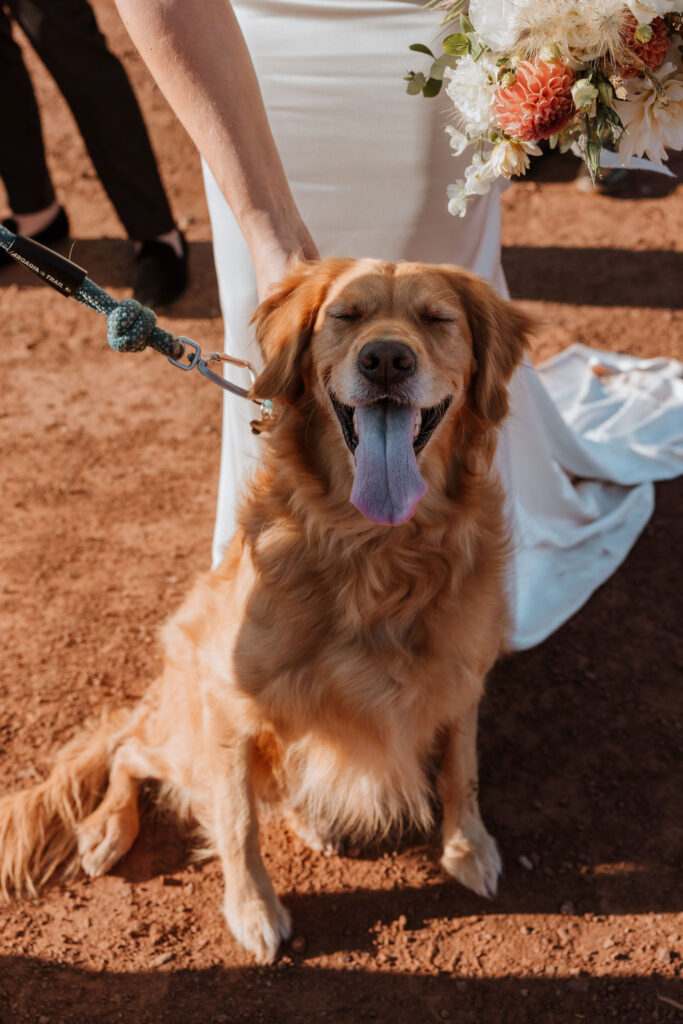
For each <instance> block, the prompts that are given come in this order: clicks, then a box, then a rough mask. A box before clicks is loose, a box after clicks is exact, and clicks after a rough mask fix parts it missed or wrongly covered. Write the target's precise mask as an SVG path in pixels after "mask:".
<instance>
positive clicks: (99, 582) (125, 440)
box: [0, 0, 683, 1024]
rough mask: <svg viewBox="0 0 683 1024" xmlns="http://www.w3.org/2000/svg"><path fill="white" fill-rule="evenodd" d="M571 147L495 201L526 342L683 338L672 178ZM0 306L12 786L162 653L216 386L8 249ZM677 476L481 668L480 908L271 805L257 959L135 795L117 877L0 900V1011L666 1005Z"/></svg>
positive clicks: (548, 1019)
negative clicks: (32, 270)
mask: <svg viewBox="0 0 683 1024" xmlns="http://www.w3.org/2000/svg"><path fill="white" fill-rule="evenodd" d="M96 6H97V10H98V14H99V16H100V20H101V23H102V25H103V28H104V29H105V31H106V33H107V35H108V37H109V39H110V41H111V44H112V46H113V48H114V49H115V50H116V52H117V53H119V54H120V55H121V56H122V57H123V58H124V60H125V62H126V65H127V67H128V68H129V71H130V73H131V76H132V78H133V81H134V83H135V86H136V88H137V91H138V95H139V96H140V100H141V103H142V105H143V108H144V110H145V113H146V116H147V119H148V122H149V124H150V127H151V131H152V135H153V139H154V143H155V146H156V149H157V152H158V154H159V158H160V163H161V167H162V171H163V175H164V178H165V180H166V182H167V185H168V189H169V192H170V194H171V198H172V201H173V204H174V207H175V209H176V211H177V215H178V218H179V219H180V221H181V223H182V224H183V226H184V227H185V228H186V230H187V234H188V237H189V240H190V243H191V257H192V284H191V287H190V290H189V292H188V293H187V295H186V296H185V297H184V298H183V299H182V300H181V301H180V302H178V304H177V306H176V307H175V308H174V309H173V310H172V311H171V315H169V316H168V317H167V318H164V319H163V321H162V322H163V323H164V324H165V325H167V326H169V328H171V329H172V330H173V331H175V332H176V333H180V334H188V335H189V336H190V337H194V338H196V339H197V340H199V341H200V342H201V343H202V345H203V346H205V347H206V348H208V349H211V348H213V347H218V346H219V344H220V338H221V323H220V319H219V315H218V300H217V292H216V284H215V278H214V273H213V266H212V257H211V247H210V234H209V226H208V220H207V214H206V208H205V204H204V199H203V196H202V192H201V182H200V174H199V166H198V160H197V157H196V155H195V153H194V152H193V149H192V146H191V145H190V143H189V142H188V140H187V138H186V137H185V136H184V134H183V132H182V130H181V129H180V128H179V127H178V125H177V123H176V122H175V120H174V118H173V116H172V114H171V113H170V112H169V110H168V108H167V106H166V105H165V103H164V101H163V100H162V98H161V97H160V96H159V93H158V91H157V90H156V88H155V87H154V85H153V84H152V82H151V81H150V78H149V76H148V75H147V74H146V72H145V71H144V69H143V68H142V67H141V64H140V61H139V60H138V59H137V57H136V55H135V53H134V52H133V48H132V46H131V44H130V43H129V41H128V40H127V38H126V36H125V33H124V31H123V29H122V27H121V25H120V23H119V22H118V20H117V17H116V14H115V12H114V10H113V6H112V4H111V2H110V0H100V2H98V3H97V5H96ZM29 63H30V66H31V70H32V72H33V73H34V80H35V82H36V86H37V90H38V93H39V98H40V104H41V109H42V111H43V115H44V120H45V133H46V137H47V144H48V151H49V158H50V164H51V167H52V169H53V171H54V178H55V182H56V185H57V188H58V192H59V195H60V197H61V198H62V200H63V201H64V203H65V204H66V205H67V207H68V211H69V214H70V217H71V219H72V224H73V233H74V236H75V238H76V239H77V242H76V245H75V249H74V258H75V259H76V260H77V262H80V263H81V264H82V265H84V266H86V267H87V268H88V269H89V272H90V275H91V277H93V278H94V279H95V280H97V281H98V282H100V283H101V284H103V285H104V286H105V287H107V288H109V289H110V290H111V291H112V292H113V294H115V295H116V296H117V297H123V296H124V295H126V294H129V291H128V288H127V285H128V275H129V264H130V256H131V253H130V248H129V245H128V243H127V242H126V241H125V240H124V238H123V233H122V229H121V227H120V225H119V224H118V222H117V220H116V218H115V215H114V213H113V211H112V209H111V207H110V205H109V204H108V201H107V200H106V198H105V196H104V194H103V193H102V190H101V188H100V186H99V183H98V181H97V179H96V178H95V175H94V172H93V170H92V167H91V165H90V163H89V161H88V159H87V157H86V156H85V153H84V150H83V147H82V145H81V142H80V139H79V137H78V134H77V132H76V130H75V127H74V125H73V122H72V120H71V117H70V115H69V113H68V111H67V109H66V107H65V105H64V102H63V101H62V99H61V97H60V96H59V94H58V93H57V92H56V89H55V87H54V85H53V83H52V82H51V80H49V79H48V77H47V75H46V74H45V72H44V71H43V69H42V68H41V67H40V65H39V64H38V62H37V61H36V60H35V58H33V56H32V55H29ZM672 163H673V164H674V166H676V167H677V168H678V170H679V172H680V171H681V169H683V162H682V161H681V158H680V157H676V159H675V160H673V161H672ZM576 169H577V168H576V165H575V163H574V162H573V161H572V160H571V159H565V160H561V161H558V160H554V159H553V160H550V161H549V162H546V163H544V166H543V168H542V169H541V172H540V173H539V174H538V175H537V176H536V177H535V178H534V179H533V180H530V181H524V182H522V183H520V184H517V185H515V186H514V187H513V188H512V189H511V190H510V191H508V193H507V194H506V196H505V198H504V241H505V245H506V249H505V261H506V269H507V271H508V275H509V279H510V283H511V286H512V290H513V293H514V295H515V296H516V297H517V298H519V299H520V300H521V301H522V303H523V305H524V306H525V307H526V308H528V309H529V310H531V311H533V312H534V313H535V314H536V315H537V316H539V317H540V320H541V328H540V330H539V333H538V337H537V340H536V343H535V350H534V358H537V359H539V360H541V359H544V358H546V357H547V356H549V355H550V354H552V353H553V352H556V351H557V350H559V349H560V348H562V347H563V346H565V345H567V344H569V343H571V342H572V341H574V340H581V341H584V342H587V343H589V344H594V345H597V346H603V347H608V348H613V349H621V350H623V351H627V352H632V353H637V354H639V355H643V356H654V355H657V354H664V355H667V354H668V355H674V354H677V355H680V342H679V339H680V336H681V328H682V326H683V312H682V308H683V292H682V290H681V280H682V279H683V275H682V273H681V271H682V269H683V255H681V248H680V240H681V238H682V237H683V191H682V190H681V188H680V186H679V187H678V188H676V187H675V183H673V185H672V183H671V182H669V181H667V180H665V179H663V178H661V177H658V176H654V175H640V176H639V177H637V179H636V181H635V182H632V183H631V184H630V185H629V186H628V188H627V189H626V190H625V191H624V192H623V193H622V194H621V195H620V196H619V197H617V198H606V197H601V196H597V195H588V196H583V195H580V194H579V193H578V192H577V191H576V189H575V186H574V183H573V181H572V178H573V177H574V175H575V174H576ZM0 212H2V211H1V210H0ZM444 215H446V214H444ZM0 302H1V304H2V316H3V388H2V398H1V400H0V417H1V418H2V425H3V430H2V437H1V439H0V448H1V450H2V456H3V486H2V493H1V494H0V503H1V506H2V519H1V521H2V536H3V541H2V548H1V552H0V566H1V573H2V593H1V596H0V609H1V611H0V615H1V624H2V632H3V640H4V644H3V646H4V656H3V659H2V662H1V663H0V693H1V695H2V712H1V716H0V777H1V780H2V786H3V789H4V790H10V789H14V788H16V787H18V786H22V785H28V784H31V783H32V782H34V781H35V780H37V779H39V778H41V777H42V776H43V775H44V774H45V773H46V772H47V771H48V769H49V766H50V762H51V759H52V756H53V753H54V752H55V751H56V750H57V749H58V748H59V747H60V746H61V745H62V744H63V743H64V742H65V741H66V740H68V739H69V738H70V737H71V736H72V735H73V733H74V732H75V731H76V730H78V729H79V728H80V727H81V725H82V723H83V722H84V720H86V719H87V718H88V717H90V716H92V715H93V713H96V712H98V710H99V709H100V708H101V707H102V706H103V705H105V704H110V705H120V704H122V703H131V702H132V701H134V699H135V698H136V697H137V696H138V695H139V694H140V693H142V691H143V690H144V689H145V686H146V684H147V682H148V681H149V680H150V679H151V678H152V676H153V675H154V673H155V672H156V670H157V668H158V666H159V649H158V645H157V642H156V631H157V627H158V626H159V624H160V623H161V622H162V621H163V620H164V619H165V618H166V616H167V615H168V613H169V612H170V611H172V610H173V609H174V608H175V607H176V606H177V605H178V603H179V602H180V600H181V599H182V596H183V594H184V593H185V591H186V590H187V588H188V584H189V581H190V580H191V578H192V576H193V574H194V573H196V572H197V571H198V570H202V569H204V568H205V567H206V566H207V564H208V560H209V546H210V536H211V529H212V520H213V512H214V501H215V491H216V478H217V467H218V445H219V429H220V425H219V405H220V397H219V393H218V389H216V388H214V387H212V386H211V385H210V384H209V383H208V382H206V381H204V380H202V379H201V378H199V377H196V378H194V377H193V378H187V377H186V376H185V375H183V374H180V373H178V372H177V371H175V370H174V369H172V368H171V367H170V366H169V364H168V363H167V362H166V361H165V360H163V359H161V358H160V357H159V356H157V355H156V354H154V353H146V354H143V355H138V356H120V355H116V354H114V353H112V352H111V351H109V350H108V349H107V347H106V345H105V343H104V334H103V324H102V321H101V319H100V318H99V317H97V316H96V315H95V314H93V313H91V312H89V311H88V310H86V309H84V308H83V307H81V306H79V305H77V304H76V303H74V302H70V301H68V300H66V299H63V298H61V297H60V296H58V295H57V294H56V293H55V292H52V291H50V290H49V289H46V288H44V287H42V286H40V285H38V284H36V283H35V282H34V279H32V278H30V277H29V276H28V275H27V274H26V273H25V272H24V271H23V270H21V269H20V268H11V269H8V270H3V271H2V272H1V274H0ZM672 306H673V307H674V308H672ZM682 496H683V486H682V485H681V482H680V481H679V482H673V483H667V484H662V485H661V486H658V488H657V509H656V512H655V515H654V518H653V519H652V521H651V523H650V524H649V526H648V527H647V529H646V530H645V532H644V534H643V536H642V537H641V539H640V540H639V541H638V543H637V544H636V546H635V548H634V550H633V552H632V553H631V555H630V556H629V558H628V560H627V562H626V564H625V565H624V566H623V567H622V568H621V569H620V570H619V572H618V573H617V574H616V575H615V576H614V577H613V578H612V579H611V580H610V581H609V582H608V583H607V584H606V585H605V586H603V587H602V588H601V589H600V590H599V591H598V592H597V593H596V594H595V595H594V597H593V598H592V599H591V601H590V602H589V603H588V605H587V606H586V607H585V608H584V609H583V610H582V611H581V612H580V613H579V614H578V615H576V616H575V617H574V618H573V619H572V621H571V622H569V623H568V624H567V625H566V626H565V627H564V628H563V629H561V630H560V631H559V632H558V633H557V634H556V635H555V636H553V637H552V638H551V639H550V640H548V641H547V642H546V643H544V644H543V645H542V646H540V647H538V648H537V649H535V650H533V651H529V652H527V653H525V654H521V655H516V656H514V657H510V658H508V659H507V660H505V661H503V662H501V663H500V664H499V665H498V667H497V668H496V669H495V671H494V672H493V674H492V676H491V679H490V683H489V687H488V697H487V699H486V702H485V706H484V710H483V720H482V728H481V761H482V786H481V789H482V795H483V811H484V817H485V820H486V821H487V823H488V825H489V827H490V829H491V831H492V832H493V833H494V834H495V835H496V836H497V838H498V840H499V842H500V846H501V849H502V853H503V857H504V861H505V874H504V877H503V880H502V886H501V891H500V895H499V896H498V897H497V898H496V899H495V900H494V901H492V902H490V903H488V902H484V901H482V900H480V899H478V898H477V897H475V896H474V895H472V894H471V893H469V892H466V891H465V890H464V889H462V888H460V887H458V886H457V885H456V884H455V883H453V882H451V881H449V880H448V879H447V878H446V877H444V876H443V874H442V873H441V872H440V870H439V868H438V866H437V852H438V844H437V839H436V836H429V837H427V838H426V839H417V840H412V841H407V842H406V843H405V844H404V845H403V846H402V847H401V849H400V850H399V851H398V852H394V851H392V850H388V849H380V850H375V851H370V852H368V853H363V854H361V855H360V856H358V857H356V858H350V857H346V858H341V857H340V858H331V859H330V858H325V857H322V856H318V855H316V854H313V853H311V852H310V851H308V850H306V849H305V848H304V847H303V846H302V845H301V844H300V843H299V842H298V840H296V839H295V838H294V837H293V836H292V835H291V834H289V833H287V832H286V831H284V829H282V828H280V827H273V826H268V827H266V828H265V829H264V836H263V845H264V850H265V859H266V863H267V866H268V868H269V870H270V872H271V874H272V876H273V878H274V881H275V885H276V888H277V889H278V891H279V892H280V893H281V894H282V895H283V897H284V900H285V902H286V903H287V905H288V906H289V907H290V908H291V910H292V912H293V915H294V920H295V930H294V935H295V936H296V941H295V942H294V943H293V944H292V946H291V947H290V948H288V949H286V950H285V951H284V955H283V956H282V957H281V958H280V960H279V961H278V963H277V965H276V966H275V967H273V968H258V967H255V966H254V965H253V963H252V962H251V960H250V958H249V957H248V956H247V955H245V954H244V953H243V952H242V951H241V950H240V949H239V948H238V947H237V945H236V944H235V942H234V941H233V939H232V938H231V936H230V935H229V934H228V932H227V929H226V927H225V926H224V924H223V921H222V918H221V915H220V912H219V910H218V904H219V902H220V898H221V879H220V872H219V868H218V865H217V864H216V863H210V864H207V865H204V866H201V867H198V866H194V865H192V864H191V863H190V862H189V861H188V846H187V843H186V841H185V839H184V838H183V836H182V834H181V833H180V832H179V831H178V830H177V829H176V827H175V826H174V825H173V824H172V823H169V822H165V821H157V822H155V821H154V819H153V818H152V817H148V818H147V820H146V821H145V824H144V827H143V832H142V835H141V837H140V839H139V841H138V843H137V844H136V846H135V847H134V849H133V851H132V852H131V854H130V855H129V856H128V857H127V858H126V859H125V860H124V861H123V862H122V863H121V864H120V865H119V866H118V867H117V869H116V870H115V872H114V873H113V874H112V875H110V876H108V877H105V878H103V879H99V880H97V881H94V882H91V881H87V880H84V879H81V880H78V881H77V882H75V883H73V884H70V885H69V886H68V887H61V888H60V887H54V888H51V889H49V890H48V891H47V892H45V894H44V895H43V896H42V897H41V898H40V899H39V900H35V901H31V900H29V901H26V902H22V903H16V904H13V905H11V906H9V907H5V908H2V910H0V915H1V916H0V1022H1V1024H24V1022H25V1024H62V1022H78V1024H80V1022H96V1024H109V1022H114V1021H125V1022H136V1024H138V1022H139V1024H145V1022H150V1024H151V1022H155V1024H156V1022H161V1021H167V1022H171V1024H181V1022H182V1024H190V1022H197V1024H199V1022H201V1024H209V1022H211V1024H213V1022H216V1024H220V1022H232V1021H252V1022H260V1021H264V1022H265V1021H268V1022H269V1024H270V1022H272V1024H291V1022H298V1021H309V1020H323V1019H324V1020H329V1021H332V1022H334V1024H341V1022H343V1021H349V1022H352V1024H357V1022H365V1021H387V1022H389V1021H390V1022H392V1024H423V1022H424V1024H427V1022H431V1021H449V1020H450V1021H467V1022H470V1021H472V1022H476V1024H489V1022H491V1024H494V1022H507V1024H524V1022H529V1024H538V1022H542V1024H560V1022H570V1021H571V1022H574V1021H586V1022H588V1024H599V1022H603V1021H612V1020H616V1021H618V1022H619V1024H644V1022H646V1021H648V1022H649V1021H671V1022H673V1021H683V987H681V985H680V971H681V957H682V956H683V938H682V937H683V917H682V916H681V912H682V911H683V890H682V888H681V874H680V863H681V851H682V848H683V828H682V824H681V792H682V790H681V775H680V753H681V738H682V733H681V721H682V719H681V702H680V678H681V675H680V670H681V667H682V665H683V651H682V649H681V643H680V623H681V611H682V609H681V601H680V525H679V524H680V514H679V508H680V499H681V497H682Z"/></svg>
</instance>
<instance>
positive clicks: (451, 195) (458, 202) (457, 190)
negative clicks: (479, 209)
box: [446, 181, 467, 217]
mask: <svg viewBox="0 0 683 1024" xmlns="http://www.w3.org/2000/svg"><path fill="white" fill-rule="evenodd" d="M446 194H447V195H448V212H449V213H451V214H452V215H453V216H454V217H464V216H465V214H466V213H467V194H466V192H465V182H464V181H456V182H455V184H454V185H449V186H448V188H447V189H446Z"/></svg>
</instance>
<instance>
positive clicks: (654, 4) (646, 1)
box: [624, 0, 681, 25]
mask: <svg viewBox="0 0 683 1024" xmlns="http://www.w3.org/2000/svg"><path fill="white" fill-rule="evenodd" d="M624 3H625V4H626V6H627V7H628V9H629V10H630V11H631V14H632V15H633V16H634V18H635V19H636V21H637V22H639V24H641V25H649V24H650V22H651V21H652V19H653V18H657V17H660V18H661V16H662V15H663V14H673V13H674V11H680V10H681V0H624Z"/></svg>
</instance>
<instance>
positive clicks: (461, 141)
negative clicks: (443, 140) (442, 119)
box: [446, 124, 470, 156]
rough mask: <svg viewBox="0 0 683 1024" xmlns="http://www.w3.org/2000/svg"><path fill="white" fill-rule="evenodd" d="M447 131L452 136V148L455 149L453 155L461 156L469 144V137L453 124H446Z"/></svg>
mask: <svg viewBox="0 0 683 1024" xmlns="http://www.w3.org/2000/svg"><path fill="white" fill-rule="evenodd" d="M446 132H447V133H448V135H450V137H451V149H452V150H453V156H460V154H461V153H464V152H465V150H466V149H467V147H468V146H469V144H470V143H469V139H468V138H467V136H466V135H464V134H463V133H462V132H461V131H458V129H457V128H454V127H453V125H452V124H447V125H446Z"/></svg>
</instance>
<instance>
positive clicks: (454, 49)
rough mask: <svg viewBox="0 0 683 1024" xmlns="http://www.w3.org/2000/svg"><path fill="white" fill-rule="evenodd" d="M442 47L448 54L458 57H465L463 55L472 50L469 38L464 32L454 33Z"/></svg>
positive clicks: (445, 40)
mask: <svg viewBox="0 0 683 1024" xmlns="http://www.w3.org/2000/svg"><path fill="white" fill-rule="evenodd" d="M441 45H442V46H443V48H444V50H445V51H446V53H450V54H453V55H454V56H458V57H461V56H463V54H465V53H467V52H468V51H469V48H470V44H469V42H468V40H467V36H466V35H464V34H463V33H462V32H453V34H452V35H450V36H446V38H445V39H444V40H443V42H442V44H441Z"/></svg>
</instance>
